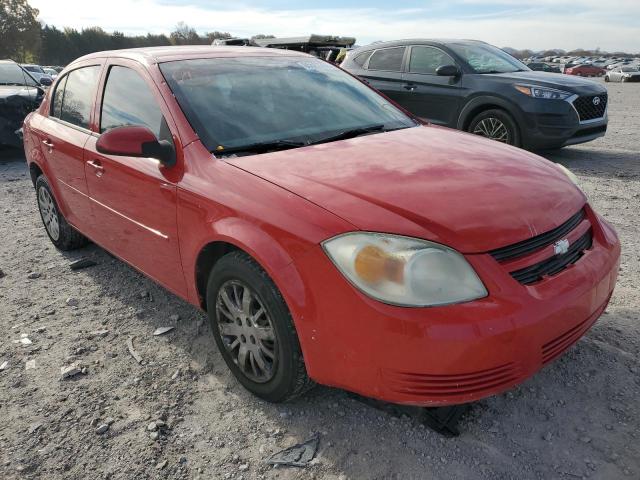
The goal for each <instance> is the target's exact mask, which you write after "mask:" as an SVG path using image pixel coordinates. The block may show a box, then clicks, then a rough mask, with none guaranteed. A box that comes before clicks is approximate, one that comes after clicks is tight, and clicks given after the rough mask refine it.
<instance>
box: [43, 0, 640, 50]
mask: <svg viewBox="0 0 640 480" xmlns="http://www.w3.org/2000/svg"><path fill="white" fill-rule="evenodd" d="M30 3H31V4H32V5H33V6H34V7H36V8H38V9H39V10H40V18H41V20H43V21H45V22H46V23H48V24H51V25H55V26H57V27H64V26H70V27H75V28H82V27H88V26H101V27H102V28H104V29H105V30H107V31H112V30H120V31H123V32H125V33H129V34H145V33H147V32H152V33H169V32H170V31H171V30H172V29H173V27H174V26H175V24H176V23H177V22H178V21H184V22H186V23H187V24H189V25H190V26H193V27H195V28H196V29H197V30H198V31H199V32H205V31H213V30H219V31H228V32H231V33H232V34H234V35H237V36H251V35H253V34H256V33H266V34H274V35H277V36H294V35H304V34H308V33H319V34H334V35H349V36H355V37H356V38H357V39H358V43H359V44H361V45H363V44H366V43H369V42H372V41H375V40H391V39H398V38H419V37H422V38H437V37H443V38H475V39H479V40H485V41H487V42H489V43H492V44H495V45H498V46H501V47H503V46H510V47H514V48H533V49H546V48H564V49H567V50H569V49H573V48H596V47H600V48H602V49H603V50H610V51H614V50H627V51H634V52H637V51H638V42H637V34H638V27H637V25H633V26H632V25H631V23H629V24H628V26H626V25H625V24H624V23H623V22H620V21H619V20H615V18H619V17H621V16H625V15H627V14H628V15H629V16H631V18H638V15H640V1H638V0H608V1H607V2H603V1H602V0H574V1H572V2H562V1H560V0H537V1H536V2H535V3H531V4H529V2H523V1H521V0H492V1H491V2H489V3H491V4H492V5H493V6H494V7H493V8H492V9H491V10H488V11H487V15H484V14H482V13H480V14H477V10H478V5H480V4H482V3H485V2H483V1H481V0H455V1H454V2H453V4H454V5H455V4H456V3H457V4H461V7H460V8H461V12H464V5H462V4H464V3H467V4H474V11H475V12H476V14H475V15H473V16H470V17H464V16H462V15H459V16H456V18H443V17H441V16H432V15H429V10H428V9H424V10H422V9H411V10H409V9H406V10H402V8H401V7H399V8H396V9H395V10H388V9H377V8H347V7H345V8H340V9H338V8H330V9H329V8H327V9H322V8H319V9H318V8H316V9H303V10H268V9H260V8H252V7H242V6H240V7H238V8H237V9H234V8H233V7H230V6H229V3H226V2H225V3H224V8H220V9H215V8H213V6H210V7H209V8H202V7H197V6H176V5H167V4H158V3H157V2H155V1H154V0H111V1H109V2H104V1H89V0H84V1H83V0H56V1H55V2H52V1H50V0H31V2H30ZM212 5H213V3H212ZM495 5H501V6H504V7H505V8H504V11H503V12H496V11H495ZM563 5H564V6H565V7H566V8H567V9H568V11H570V12H571V13H567V14H566V15H565V14H562V13H558V12H556V11H555V10H554V9H552V8H551V6H553V7H554V8H557V7H562V6H563ZM515 7H517V8H515ZM523 7H531V9H526V8H524V9H523ZM547 7H548V8H547ZM629 16H627V18H630V17H629Z"/></svg>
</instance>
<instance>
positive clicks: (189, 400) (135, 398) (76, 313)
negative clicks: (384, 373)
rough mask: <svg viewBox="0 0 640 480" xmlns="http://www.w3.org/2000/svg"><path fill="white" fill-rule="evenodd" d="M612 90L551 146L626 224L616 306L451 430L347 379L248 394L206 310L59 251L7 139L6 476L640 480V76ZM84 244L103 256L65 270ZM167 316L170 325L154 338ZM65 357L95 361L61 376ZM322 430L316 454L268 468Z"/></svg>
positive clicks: (110, 263)
mask: <svg viewBox="0 0 640 480" xmlns="http://www.w3.org/2000/svg"><path fill="white" fill-rule="evenodd" d="M608 88H609V91H610V98H611V104H610V125H609V132H608V133H607V136H606V137H605V138H604V139H599V140H597V141H594V142H592V143H589V144H587V145H584V146H580V147H572V148H566V149H564V150H561V151H557V152H553V153H551V154H549V155H548V157H549V158H550V159H552V160H554V161H557V162H560V163H562V164H564V165H566V166H567V167H569V168H570V169H572V170H573V171H574V172H575V173H576V174H577V175H578V176H579V178H580V180H581V182H582V185H583V187H584V189H585V191H586V192H587V194H588V195H589V197H590V199H591V201H592V203H593V204H594V206H595V207H596V209H597V210H598V211H600V212H601V213H602V214H604V216H605V217H607V218H608V219H609V220H610V221H611V222H612V223H613V225H614V226H615V227H616V228H617V230H618V233H619V234H620V237H621V239H622V242H623V257H622V269H621V275H620V280H619V283H618V286H617V288H616V291H615V294H614V296H613V299H612V301H611V305H610V306H609V308H608V309H607V311H606V312H605V314H604V315H603V316H602V318H601V319H600V320H599V321H598V323H597V324H596V325H595V326H594V327H593V329H592V330H591V331H590V332H589V333H588V334H587V335H586V337H585V338H583V339H582V340H581V341H580V342H579V343H578V344H577V345H576V346H574V347H573V348H572V349H570V350H569V352H568V353H567V354H565V355H564V356H563V357H561V358H560V359H559V360H557V361H556V362H555V363H554V364H552V365H551V366H550V367H548V368H546V369H545V370H543V371H542V372H540V373H539V374H538V375H536V376H535V377H534V378H533V379H531V380H529V381H527V382H526V383H525V384H523V385H521V386H520V387H519V388H516V389H514V390H512V391H510V392H508V393H506V394H504V395H500V396H497V397H494V398H490V399H487V400H484V401H482V402H478V403H476V404H474V405H473V406H472V407H471V409H470V411H469V413H467V414H466V415H465V416H464V417H463V419H462V420H461V423H460V429H461V431H462V434H461V435H460V436H459V437H457V438H453V439H446V438H444V437H442V436H441V435H438V434H437V433H434V432H433V431H431V430H429V429H428V428H425V427H424V425H422V424H421V423H420V422H418V421H416V420H415V418H413V417H410V416H403V415H397V414H394V413H390V412H389V411H388V410H387V409H378V408H373V407H372V406H370V405H367V404H365V403H363V402H362V401H360V399H358V398H357V397H354V396H352V395H350V394H347V393H345V392H343V391H340V390H335V389H329V388H323V387H318V388H316V389H315V390H313V391H312V392H310V393H309V394H307V395H306V396H305V397H304V398H301V399H299V400H297V401H296V402H294V403H290V404H286V405H271V404H267V403H264V402H262V401H259V400H257V399H256V398H254V397H252V396H251V395H250V394H248V393H247V392H245V391H244V390H243V389H242V388H241V387H240V386H239V384H238V383H237V382H236V381H235V380H234V379H233V377H232V376H231V374H230V373H229V372H228V371H227V369H226V367H225V365H224V363H223V361H222V358H221V357H220V355H219V354H218V353H217V351H216V350H215V347H214V343H213V338H212V337H211V334H210V332H209V330H208V326H207V324H206V323H205V317H204V315H203V314H201V313H200V312H199V311H197V310H196V309H194V308H193V307H191V306H190V305H188V304H186V303H185V302H183V301H181V300H179V299H178V298H176V297H174V296H172V295H171V294H170V293H168V292H166V291H164V290H163V289H162V288H160V287H158V286H156V285H155V284H154V283H152V282H151V281H149V280H147V279H146V278H144V277H143V276H142V275H140V274H138V273H137V272H135V271H133V270H132V269H131V268H129V267H127V266H126V265H125V264H123V263H121V262H120V261H118V260H116V259H114V258H113V257H111V256H110V255H109V254H107V253H106V252H105V251H103V250H101V249H100V248H97V247H95V246H89V247H86V248H85V249H82V250H80V251H76V252H72V253H61V252H58V251H57V250H56V249H55V248H54V247H53V246H52V245H51V244H50V242H49V240H48V238H47V237H46V234H45V232H44V229H43V227H42V225H41V222H40V218H39V216H38V213H37V210H36V204H35V195H34V193H33V188H32V186H31V184H30V181H29V178H28V175H27V170H26V168H25V164H24V160H23V159H22V158H19V154H18V153H16V152H7V151H5V152H0V205H1V206H0V208H1V209H2V212H3V214H2V215H1V216H0V238H1V239H2V240H1V241H2V248H1V249H0V268H1V269H2V272H3V273H2V274H0V277H2V278H0V328H1V329H2V331H4V332H5V334H4V335H3V336H2V340H1V341H0V369H1V368H2V367H1V365H2V364H3V362H7V364H8V365H7V367H6V368H5V369H4V370H3V371H0V478H2V479H11V478H47V479H62V478H65V479H76V478H87V476H89V477H90V478H113V479H121V478H122V479H124V478H127V479H133V478H135V479H140V478H202V479H212V478H216V479H218V478H236V479H239V478H243V479H253V478H267V479H270V478H283V479H292V478H302V479H306V478H327V479H347V478H354V479H360V478H385V479H387V478H403V479H405V478H437V479H440V478H443V479H463V478H474V479H503V478H504V479H507V478H516V479H518V480H522V479H528V478H540V479H550V478H557V479H563V478H567V479H573V478H598V479H611V478H614V479H615V478H630V479H637V478H640V428H639V427H640V402H639V401H638V399H639V398H640V361H639V357H638V355H639V353H640V322H639V321H638V320H639V316H640V313H639V312H640V295H639V294H638V284H639V283H640V253H639V251H640V250H639V248H640V240H639V238H638V233H639V232H640V215H639V214H638V212H639V211H640V162H639V161H640V153H639V152H640V85H634V84H624V85H623V84H610V85H609V86H608ZM81 257H88V258H91V259H93V260H95V261H96V262H97V265H96V266H94V267H92V268H88V269H84V270H79V271H77V272H73V271H71V270H70V268H69V263H70V262H72V261H73V260H75V259H78V258H81ZM162 326H175V329H174V330H173V331H171V332H170V333H167V334H165V335H163V336H153V335H152V333H153V331H154V330H155V329H156V328H157V327H162ZM130 337H133V338H134V340H133V342H134V348H135V350H136V351H137V352H138V353H139V355H140V356H141V357H142V359H143V361H142V363H141V364H138V363H137V362H136V361H135V360H134V358H133V357H132V356H131V355H130V353H129V351H128V348H127V340H128V339H129V338H130ZM23 338H28V339H29V340H30V342H31V343H30V344H28V345H25V344H23V343H20V341H21V339H23ZM16 341H18V342H17V343H16ZM22 341H23V342H24V340H22ZM72 364H76V365H77V366H78V368H79V369H81V370H82V371H83V372H84V373H82V372H81V373H78V374H77V375H74V376H72V377H70V378H68V379H65V380H61V379H60V376H61V370H60V369H61V367H65V366H70V365H72ZM72 373H73V372H72ZM99 432H102V433H99ZM314 434H319V436H320V447H319V451H318V455H317V457H316V459H315V460H314V461H313V462H312V463H311V464H310V465H309V466H308V467H306V468H290V467H278V468H274V467H271V466H269V465H267V464H266V463H265V461H264V460H265V459H266V458H268V457H269V455H271V454H272V453H274V452H276V451H278V450H280V449H282V448H285V447H288V446H290V445H292V444H295V443H297V442H301V441H304V440H306V439H309V438H310V437H312V436H313V435H314Z"/></svg>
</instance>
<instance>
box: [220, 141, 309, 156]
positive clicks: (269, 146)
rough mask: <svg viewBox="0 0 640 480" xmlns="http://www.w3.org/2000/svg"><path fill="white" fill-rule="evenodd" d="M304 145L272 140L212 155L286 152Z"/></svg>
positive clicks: (302, 143) (225, 149)
mask: <svg viewBox="0 0 640 480" xmlns="http://www.w3.org/2000/svg"><path fill="white" fill-rule="evenodd" d="M305 145H307V144H306V143H304V142H296V141H294V140H273V141H270V142H258V143H250V144H248V145H240V146H237V147H229V148H223V149H222V150H216V151H215V152H214V153H217V154H220V155H227V154H229V153H237V152H269V151H272V150H287V149H289V148H298V147H304V146H305Z"/></svg>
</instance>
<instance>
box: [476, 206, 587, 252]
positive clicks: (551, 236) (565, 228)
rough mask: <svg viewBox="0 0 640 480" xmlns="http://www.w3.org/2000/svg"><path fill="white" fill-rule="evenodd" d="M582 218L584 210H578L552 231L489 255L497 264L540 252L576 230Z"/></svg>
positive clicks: (499, 249)
mask: <svg viewBox="0 0 640 480" xmlns="http://www.w3.org/2000/svg"><path fill="white" fill-rule="evenodd" d="M584 218H585V214H584V210H580V211H579V212H578V213H576V214H575V215H574V216H573V217H571V218H570V219H569V220H567V221H566V222H564V223H563V224H562V225H560V226H559V227H557V228H554V229H553V230H550V231H548V232H546V233H543V234H541V235H537V236H535V237H533V238H529V239H527V240H523V241H522V242H518V243H514V244H513V245H509V246H507V247H502V248H498V249H496V250H492V251H490V252H489V254H490V255H491V256H492V257H493V258H495V259H496V260H497V261H499V262H505V261H507V260H513V259H516V258H520V257H524V256H525V255H529V254H531V253H533V252H535V251H536V250H540V249H541V248H544V247H546V246H548V245H551V244H552V243H553V242H555V241H557V240H560V239H561V238H564V237H565V236H566V235H567V234H568V233H569V232H571V231H572V230H573V229H574V228H576V227H577V226H578V225H579V224H580V222H582V220H584Z"/></svg>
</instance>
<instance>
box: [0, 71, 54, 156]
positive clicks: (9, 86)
mask: <svg viewBox="0 0 640 480" xmlns="http://www.w3.org/2000/svg"><path fill="white" fill-rule="evenodd" d="M43 95H44V90H42V88H40V84H39V83H38V82H37V81H36V80H35V79H34V78H33V77H32V76H31V75H30V74H29V72H27V71H25V70H23V69H22V68H21V67H20V65H18V64H17V63H15V62H13V61H11V60H0V145H1V146H13V147H21V146H22V137H21V135H22V131H21V129H22V122H23V121H24V119H25V117H26V116H27V115H28V114H29V113H31V112H32V111H34V110H35V109H36V108H38V106H39V105H40V102H41V101H42V98H43Z"/></svg>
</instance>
